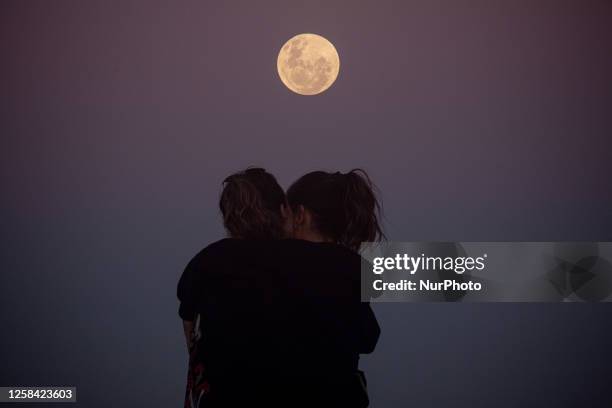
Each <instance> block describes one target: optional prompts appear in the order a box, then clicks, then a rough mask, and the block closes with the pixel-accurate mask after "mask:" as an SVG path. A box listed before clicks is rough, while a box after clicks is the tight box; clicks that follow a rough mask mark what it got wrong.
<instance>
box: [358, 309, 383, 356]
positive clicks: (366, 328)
mask: <svg viewBox="0 0 612 408" xmlns="http://www.w3.org/2000/svg"><path fill="white" fill-rule="evenodd" d="M359 311H360V312H359V329H360V333H359V344H358V346H357V349H358V351H359V353H360V354H369V353H371V352H373V351H374V348H375V347H376V343H377V342H378V337H379V336H380V326H379V325H378V321H377V320H376V316H375V315H374V312H373V311H372V308H371V307H370V304H369V303H361V305H360V306H359Z"/></svg>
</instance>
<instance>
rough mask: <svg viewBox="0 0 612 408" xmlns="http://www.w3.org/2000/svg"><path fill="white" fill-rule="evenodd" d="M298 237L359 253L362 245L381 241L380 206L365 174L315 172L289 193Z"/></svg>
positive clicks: (300, 180) (292, 187)
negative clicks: (342, 246)
mask: <svg viewBox="0 0 612 408" xmlns="http://www.w3.org/2000/svg"><path fill="white" fill-rule="evenodd" d="M287 203H288V205H289V208H290V209H291V213H292V218H293V235H294V237H295V238H300V239H307V240H322V241H329V242H335V243H338V244H341V245H344V246H346V247H348V248H350V249H353V250H355V251H356V250H358V249H359V246H360V245H361V243H362V242H365V241H378V240H380V239H381V238H382V237H383V236H384V234H383V232H382V229H381V227H380V224H379V214H380V205H379V203H378V200H377V198H376V195H375V193H374V187H373V184H372V182H371V181H370V178H369V177H368V175H367V174H366V172H365V171H363V170H361V169H355V170H351V171H349V172H348V173H340V172H337V173H327V172H324V171H314V172H312V173H308V174H306V175H304V176H302V177H301V178H299V179H298V180H297V181H296V182H295V183H293V184H292V185H291V187H290V188H289V190H287Z"/></svg>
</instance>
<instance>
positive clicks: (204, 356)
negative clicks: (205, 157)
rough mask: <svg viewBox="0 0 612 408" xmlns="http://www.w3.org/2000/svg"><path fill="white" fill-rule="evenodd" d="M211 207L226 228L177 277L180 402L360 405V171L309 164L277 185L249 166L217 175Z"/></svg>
mask: <svg viewBox="0 0 612 408" xmlns="http://www.w3.org/2000/svg"><path fill="white" fill-rule="evenodd" d="M220 207H221V213H222V215H223V223H224V225H225V228H226V230H227V232H228V234H229V238H225V239H222V240H220V241H217V242H215V243H213V244H211V245H209V246H208V247H206V248H204V249H203V250H202V251H200V252H199V253H198V254H197V255H196V256H195V257H194V258H193V259H192V260H191V261H190V262H189V264H188V265H187V267H186V268H185V271H184V272H183V275H182V276H181V279H180V281H179V284H178V291H177V293H178V298H179V300H180V308H179V315H180V317H181V318H182V319H183V325H184V329H185V336H186V339H187V345H188V349H189V354H190V358H189V375H188V384H187V393H186V398H185V406H186V407H190V408H196V407H234V406H260V405H261V406H283V407H322V406H324V407H327V406H329V407H332V406H334V407H366V406H367V405H368V396H367V392H366V388H365V377H364V375H363V373H362V372H361V371H359V370H358V361H359V354H365V353H371V352H372V351H373V350H374V347H375V345H376V342H377V340H378V336H379V334H380V329H379V326H378V323H377V321H376V317H375V316H374V313H373V312H372V310H371V308H370V305H369V303H367V302H361V297H360V267H361V263H362V262H363V260H362V258H361V257H360V256H359V254H358V253H357V250H358V248H359V245H360V244H361V243H362V242H364V241H375V240H378V239H380V238H381V236H382V231H381V227H380V225H379V216H378V212H379V205H378V201H377V198H376V196H375V194H374V191H373V188H372V184H371V182H370V180H369V178H368V176H367V174H366V173H365V172H364V171H362V170H352V171H350V172H348V173H345V174H342V173H339V172H338V173H327V172H322V171H316V172H312V173H308V174H306V175H304V176H303V177H301V178H300V179H298V180H297V181H296V182H295V183H293V184H292V185H291V187H290V188H289V189H288V190H287V193H286V194H285V192H284V191H283V189H282V188H281V186H280V185H279V184H278V182H277V181H276V179H275V178H274V176H273V175H271V174H270V173H268V172H266V171H265V170H264V169H260V168H249V169H247V170H245V171H242V172H239V173H236V174H233V175H231V176H229V177H227V178H226V179H225V180H224V182H223V191H222V193H221V199H220Z"/></svg>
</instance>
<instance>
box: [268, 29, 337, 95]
mask: <svg viewBox="0 0 612 408" xmlns="http://www.w3.org/2000/svg"><path fill="white" fill-rule="evenodd" d="M276 68H277V69H278V75H279V76H280V79H281V81H283V84H285V86H286V87H287V88H289V89H290V90H292V91H293V92H295V93H298V94H300V95H317V94H320V93H321V92H323V91H325V90H326V89H328V88H329V87H330V86H332V84H333V83H334V81H335V80H336V78H337V77H338V72H340V57H339V56H338V52H337V51H336V48H335V47H334V45H333V44H332V43H331V42H329V41H328V40H327V39H326V38H324V37H321V36H320V35H317V34H308V33H307V34H298V35H296V36H295V37H292V38H290V39H289V41H287V42H286V43H285V44H284V45H283V46H282V48H281V49H280V52H279V53H278V58H277V60H276Z"/></svg>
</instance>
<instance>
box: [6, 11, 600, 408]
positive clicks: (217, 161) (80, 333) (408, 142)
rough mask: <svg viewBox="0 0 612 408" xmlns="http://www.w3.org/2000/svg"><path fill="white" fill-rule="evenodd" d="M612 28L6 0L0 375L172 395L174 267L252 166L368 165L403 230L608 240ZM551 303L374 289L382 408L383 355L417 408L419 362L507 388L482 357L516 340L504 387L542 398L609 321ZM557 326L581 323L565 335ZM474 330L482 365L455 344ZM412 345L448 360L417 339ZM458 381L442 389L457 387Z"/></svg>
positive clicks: (587, 367) (417, 235) (442, 236)
mask: <svg viewBox="0 0 612 408" xmlns="http://www.w3.org/2000/svg"><path fill="white" fill-rule="evenodd" d="M302 32H312V33H317V34H320V35H323V36H325V37H326V38H327V39H329V40H330V41H331V42H332V43H333V44H334V45H335V47H336V48H337V50H338V52H339V54H340V59H341V71H340V75H339V77H338V79H337V81H336V83H335V84H334V85H333V86H332V87H331V88H330V89H329V90H328V91H326V92H325V93H323V94H321V95H319V96H314V97H305V96H300V95H296V94H293V93H291V92H290V91H288V90H287V89H286V88H285V87H284V86H283V85H282V83H281V82H280V80H279V78H278V76H277V73H276V56H277V53H278V50H279V49H280V47H281V45H282V44H283V43H284V42H285V41H286V40H287V39H289V38H290V37H292V36H293V35H295V34H298V33H302ZM611 38H612V3H611V2H609V1H586V2H585V1H578V0H576V1H570V2H568V1H533V0H532V1H463V0H462V1H450V0H439V1H425V0H422V1H395V2H391V1H369V2H357V1H321V2H315V1H310V2H291V1H278V2H272V1H244V2H232V1H224V2H221V1H219V2H212V1H211V2H205V1H165V2H160V1H76V0H74V1H53V2H51V1H3V2H2V4H1V5H0V92H1V96H2V97H1V98H0V135H1V139H0V171H1V173H0V177H1V182H2V193H1V201H0V208H1V214H2V228H1V230H0V236H1V237H2V241H1V242H2V249H1V250H0V254H1V258H0V262H1V263H0V267H1V270H2V275H1V276H2V277H1V279H2V282H1V285H0V291H1V292H0V293H1V300H0V302H1V303H0V305H1V307H0V321H1V322H3V326H4V327H3V328H2V332H3V334H2V337H1V339H2V344H1V345H2V351H3V353H4V354H5V355H2V359H1V360H2V361H6V362H7V363H6V367H9V368H10V370H7V372H6V373H5V372H3V373H2V376H1V377H0V382H2V383H4V384H7V385H8V384H15V383H19V384H21V383H23V384H27V383H29V382H33V383H37V384H42V385H44V383H47V384H51V385H52V383H54V384H58V383H65V384H76V385H77V386H79V387H80V389H81V394H80V395H82V396H83V398H85V400H86V401H88V402H89V403H88V404H86V405H84V406H108V405H109V404H110V401H112V400H111V399H109V398H111V397H110V396H101V395H100V393H99V391H96V387H95V383H96V381H98V380H99V378H103V380H102V381H103V382H105V383H106V384H107V385H112V386H113V387H115V389H117V393H118V394H119V395H122V396H123V398H125V401H131V402H133V403H136V401H137V398H138V397H139V396H142V393H144V392H145V391H146V390H148V389H149V388H148V387H150V386H151V385H153V386H155V387H156V388H155V392H154V394H153V395H154V396H155V398H157V400H158V401H160V404H162V405H163V404H166V406H167V405H168V404H173V403H175V401H177V398H178V400H179V401H180V398H181V392H182V387H183V380H184V365H185V362H184V361H183V357H184V356H183V354H182V353H183V350H182V349H181V347H182V343H181V342H182V339H181V333H180V328H179V322H178V318H177V316H176V301H175V298H174V288H175V284H176V281H177V279H178V276H179V274H180V272H181V270H182V268H183V266H184V264H185V263H186V262H187V261H188V260H189V258H190V257H191V256H192V255H193V254H194V253H195V252H196V251H197V250H198V249H199V248H201V247H202V246H204V245H206V244H207V243H209V242H211V241H213V240H215V239H218V238H219V237H221V236H222V235H223V229H222V227H221V224H220V220H219V214H218V209H217V196H218V193H219V188H220V181H221V180H222V179H223V178H224V177H225V176H227V175H228V174H229V173H230V172H233V171H235V170H239V169H242V168H244V167H246V166H248V165H259V166H263V167H265V168H267V169H268V170H270V171H271V172H273V173H275V174H276V175H277V176H278V178H279V180H280V181H281V182H282V184H283V185H284V186H288V185H289V183H290V182H291V181H293V180H294V179H296V178H297V177H299V176H300V175H301V174H303V173H304V172H306V171H310V170H314V169H329V170H334V171H335V170H343V171H344V170H348V169H350V168H353V167H362V168H364V169H366V170H367V171H368V172H369V173H370V175H371V177H372V178H373V180H374V181H375V183H376V184H377V185H378V186H379V188H380V191H381V195H382V198H383V202H384V208H385V216H386V220H385V223H386V230H387V233H388V236H389V238H390V239H393V240H397V241H399V240H404V241H413V240H482V241H485V240H528V241H537V240H546V241H554V240H612V188H611V187H610V186H611V182H610V175H611V174H612V140H611V138H612V114H611V109H612V41H610V39H611ZM561 306H563V308H562V310H563V312H560V311H559V309H558V308H560V307H561ZM566 306H567V305H547V306H536V305H522V306H512V305H499V306H498V305H494V306H491V305H487V306H486V308H487V309H486V310H485V309H484V308H480V307H479V306H478V305H470V306H465V305H418V306H414V305H412V306H410V308H408V306H405V305H401V306H396V305H391V306H388V305H384V306H380V309H378V312H379V317H380V319H381V323H382V324H383V329H384V330H385V329H386V332H384V333H383V338H382V339H381V344H380V347H379V351H377V353H376V354H375V355H373V356H371V357H369V359H368V360H367V365H368V369H369V371H370V372H372V373H374V374H373V375H372V376H371V378H372V379H371V384H372V385H371V387H373V390H372V392H373V393H374V396H375V397H376V398H378V401H379V405H378V406H396V405H393V401H397V400H399V399H401V398H400V396H404V394H402V393H406V392H408V391H406V390H407V389H409V388H406V387H405V386H403V385H400V386H394V384H395V385H397V383H396V382H394V381H395V380H394V381H391V380H389V379H388V378H386V377H385V375H386V374H388V375H389V376H391V374H389V373H393V378H399V377H402V376H408V377H409V378H412V382H413V383H414V382H415V381H416V380H417V378H421V379H422V381H424V383H423V384H421V385H420V386H419V387H420V388H419V390H415V391H414V392H415V394H414V395H413V396H412V397H411V398H413V399H412V401H413V402H415V405H414V406H420V405H419V404H418V402H419V401H423V403H425V401H427V392H429V390H430V389H429V388H427V386H428V385H429V386H431V387H434V385H435V384H434V383H433V382H428V381H426V379H423V377H421V376H419V373H424V372H425V373H429V374H428V375H431V376H435V375H438V376H440V375H442V379H443V380H444V379H447V380H448V381H447V382H448V383H449V384H450V381H451V380H452V379H453V378H456V377H461V375H460V374H461V373H463V372H464V370H468V369H471V370H476V374H477V377H478V379H479V381H482V382H484V383H485V385H484V386H483V387H485V388H486V387H490V389H493V390H498V391H499V392H502V391H501V390H503V389H504V388H503V384H502V385H500V384H497V383H496V384H493V383H487V381H492V380H490V378H489V377H490V376H489V375H488V373H490V372H491V370H493V372H496V371H495V370H496V369H499V368H495V367H499V365H495V367H493V368H492V367H491V365H493V364H494V362H495V361H497V359H499V358H501V357H499V356H504V355H508V354H511V355H512V359H514V360H513V361H515V362H516V363H514V364H515V365H514V366H512V367H514V371H512V373H515V374H516V375H517V379H515V382H513V383H512V384H514V385H513V386H514V387H516V388H517V389H519V388H520V389H523V390H524V389H526V388H525V387H524V386H528V385H529V384H533V381H532V380H533V378H535V377H533V376H534V375H535V376H536V377H537V378H542V377H543V378H547V379H548V380H547V381H550V384H549V383H546V384H548V385H547V386H550V387H552V388H550V389H548V388H545V391H549V393H550V394H551V395H552V393H553V389H554V387H555V386H554V384H555V382H554V381H555V380H558V381H557V382H558V383H559V384H562V385H563V384H566V382H567V384H569V383H570V381H571V379H570V378H569V377H567V378H566V377H563V378H556V377H554V375H553V374H552V371H550V370H552V368H551V367H553V368H554V367H557V365H560V366H563V365H569V366H572V367H574V369H575V370H576V372H578V373H588V372H592V371H593V369H594V367H597V368H602V367H600V366H598V365H597V364H598V363H597V361H600V360H599V358H600V354H597V353H601V352H603V351H604V347H607V346H604V344H606V341H607V344H609V340H612V336H611V335H610V334H608V333H606V332H604V331H603V329H601V326H600V324H601V323H602V322H603V321H605V318H606V315H605V314H604V313H605V312H608V313H609V310H604V308H605V307H607V305H600V306H597V307H595V306H586V305H585V306H575V308H573V309H569V308H567V307H566ZM377 307H378V306H377ZM496 308H498V309H496ZM426 316H427V317H426ZM499 316H502V317H503V319H504V320H503V321H500V318H499ZM607 316H608V317H609V314H608V315H607ZM405 319H412V320H410V323H409V324H408V323H406V322H407V321H408V320H405ZM431 322H437V324H436V325H435V327H432V323H431ZM457 322H462V325H461V326H455V325H456V324H458V323H457ZM385 325H386V327H385ZM449 325H450V327H455V328H456V329H457V331H456V332H451V334H450V335H448V334H447V333H446V332H445V331H444V330H442V329H441V327H449ZM567 327H569V328H571V329H572V330H574V329H575V330H581V333H584V334H585V336H586V337H580V339H579V340H576V339H573V338H569V337H561V338H560V333H565V331H564V328H567ZM441 330H442V331H441ZM483 331H484V332H483ZM517 332H521V333H527V334H523V336H524V337H522V338H517V334H516V333H517ZM453 333H454V334H453ZM454 335H456V336H459V338H457V337H454ZM481 335H483V336H486V338H488V339H491V341H490V342H489V343H486V344H485V343H482V338H483V337H481ZM414 336H416V337H418V338H419V339H421V340H422V342H421V341H419V342H418V343H414V340H411V339H413V338H414ZM441 336H446V340H441V339H440V337H441ZM590 336H593V338H596V340H590V339H591V337H590ZM576 341H578V342H579V344H576ZM445 342H447V343H445ZM517 342H518V343H520V344H523V345H524V346H523V348H522V349H521V348H519V350H518V351H517V348H516V344H517ZM464 343H465V344H477V345H479V346H480V348H479V351H478V352H476V354H475V357H474V358H475V360H474V361H468V360H465V361H464V360H462V359H461V358H460V359H459V360H453V355H454V354H452V353H451V351H452V350H453V345H454V344H464ZM551 343H555V346H554V349H553V351H552V352H548V353H549V354H546V353H547V352H544V354H542V348H541V347H536V346H535V345H540V346H542V347H544V345H546V344H551ZM41 344H44V347H41ZM425 344H429V345H431V347H434V348H435V349H436V350H438V351H440V350H442V353H447V354H448V355H447V356H446V357H447V358H449V359H450V360H451V361H452V364H451V363H448V364H447V361H446V360H435V361H434V362H431V361H426V360H423V359H421V360H418V361H416V362H415V361H413V360H412V359H413V357H414V356H413V355H412V354H411V351H410V350H413V351H414V349H415V348H416V349H418V350H420V351H421V352H422V351H423V347H424V346H423V345H425ZM529 344H531V345H532V346H529ZM564 345H566V346H567V347H569V348H573V347H578V348H580V349H581V350H582V349H588V350H591V352H592V353H594V354H592V355H590V354H589V355H586V356H583V357H581V358H577V359H576V360H574V359H573V357H568V356H567V354H565V352H566V351H567V350H566V349H565V348H563V346H564ZM512 353H514V354H512ZM550 353H552V355H550ZM66 356H69V357H66ZM462 358H463V357H462ZM89 360H92V361H94V362H95V364H94V366H95V368H96V369H95V370H92V368H91V367H90V365H89V363H87V361H89ZM533 361H536V362H537V366H536V367H528V370H526V371H528V372H531V373H532V374H529V375H531V376H532V377H526V378H523V379H522V380H519V379H518V376H519V374H518V373H521V372H523V369H524V368H525V367H526V366H528V365H529V364H531V363H530V362H533ZM411 362H412V363H411ZM411 364H412V365H411ZM431 364H434V365H433V366H432V365H431ZM436 364H437V365H436ZM534 364H535V363H534ZM580 364H582V365H580ZM451 366H452V367H454V368H449V367H451ZM32 367H37V368H36V369H35V370H34V369H33V368H32ZM410 367H412V368H411V369H410V370H409V371H405V370H408V368H410ZM432 367H434V368H436V367H437V369H439V370H450V371H444V372H445V374H440V373H439V372H438V371H436V370H435V369H434V368H432ZM470 367H471V368H470ZM512 367H511V368H512ZM602 369H603V368H602ZM31 370H34V371H35V372H34V373H33V372H32V371H31ZM142 370H145V371H147V372H151V373H152V374H151V375H152V377H153V379H151V380H150V382H147V381H145V380H144V379H143V378H142V376H141V375H140V372H141V371H142ZM436 373H437V374H436ZM502 373H503V372H497V374H496V375H502ZM533 373H535V374H533ZM5 376H6V378H5ZM551 376H552V377H551ZM413 377H414V378H413ZM447 377H448V378H447ZM564 381H565V382H564ZM417 383H418V382H417ZM470 384H472V383H470V382H468V380H467V379H465V380H462V381H460V382H459V383H458V385H457V383H453V385H449V386H450V387H451V389H452V390H454V391H453V392H451V393H450V394H448V395H446V394H441V395H438V397H437V398H438V399H439V400H436V401H438V402H439V404H440V405H439V406H447V405H448V404H449V403H450V402H449V401H451V400H452V401H455V402H458V403H463V402H464V403H466V404H467V403H468V402H470V401H471V400H470V398H471V397H470V395H472V394H470V392H469V391H470V390H473V388H470V387H471V386H472V387H473V385H470ZM453 387H456V388H453ZM496 387H497V388H496ZM432 389H435V388H432ZM133 390H136V391H135V392H134V391H133ZM383 391H384V392H383ZM532 391H533V390H532ZM534 392H535V391H534ZM135 393H141V394H135ZM389 393H390V394H389ZM394 393H395V394H394ZM445 395H446V396H445ZM496 395H498V394H496V392H491V393H490V394H486V395H484V396H483V398H485V400H486V398H491V400H493V399H495V398H496ZM521 395H522V394H521ZM530 395H531V397H530ZM533 395H534V393H533V392H532V393H531V394H529V393H528V394H525V395H523V398H524V400H523V401H530V399H529V398H534V397H533ZM545 395H549V394H545ZM487 396H488V397H487ZM446 397H448V398H447V399H444V398H446ZM402 398H403V397H402ZM406 398H408V397H407V396H406ZM419 398H420V399H419ZM487 401H489V400H487ZM96 404H99V405H96ZM162 405H160V406H162ZM429 406H438V405H436V403H432V404H430V405H429ZM499 406H506V405H499ZM508 406H512V405H508Z"/></svg>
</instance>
